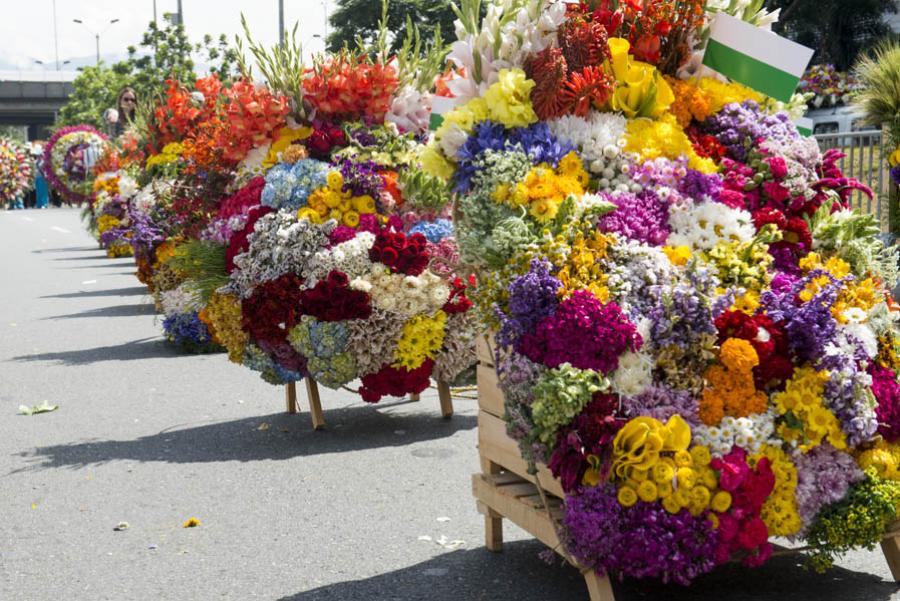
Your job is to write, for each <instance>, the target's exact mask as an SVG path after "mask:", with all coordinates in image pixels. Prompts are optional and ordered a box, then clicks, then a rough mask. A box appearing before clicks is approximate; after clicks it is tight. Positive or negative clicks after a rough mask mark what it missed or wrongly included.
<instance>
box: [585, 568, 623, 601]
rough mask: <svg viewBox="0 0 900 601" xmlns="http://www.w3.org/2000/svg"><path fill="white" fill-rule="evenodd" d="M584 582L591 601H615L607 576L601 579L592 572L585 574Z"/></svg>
mask: <svg viewBox="0 0 900 601" xmlns="http://www.w3.org/2000/svg"><path fill="white" fill-rule="evenodd" d="M584 582H585V583H586V584H587V587H588V594H589V595H590V596H591V601H615V596H614V595H613V589H612V583H611V582H610V581H609V576H603V577H602V578H601V577H600V576H598V575H597V573H596V572H594V571H593V570H592V571H590V572H585V574H584Z"/></svg>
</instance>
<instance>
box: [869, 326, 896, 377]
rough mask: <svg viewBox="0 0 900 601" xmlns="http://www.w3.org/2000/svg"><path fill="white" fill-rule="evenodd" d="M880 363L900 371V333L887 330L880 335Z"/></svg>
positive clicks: (877, 358) (878, 358) (878, 359)
mask: <svg viewBox="0 0 900 601" xmlns="http://www.w3.org/2000/svg"><path fill="white" fill-rule="evenodd" d="M875 360H876V361H877V362H878V365H880V366H881V367H886V368H888V369H892V370H894V371H900V335H897V334H896V333H895V332H887V333H886V334H882V335H881V336H879V337H878V357H876V358H875Z"/></svg>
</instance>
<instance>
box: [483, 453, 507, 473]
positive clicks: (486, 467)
mask: <svg viewBox="0 0 900 601" xmlns="http://www.w3.org/2000/svg"><path fill="white" fill-rule="evenodd" d="M480 460H481V473H482V474H499V473H500V472H502V471H503V468H502V467H500V464H499V463H494V462H493V461H491V460H490V459H488V458H486V457H480Z"/></svg>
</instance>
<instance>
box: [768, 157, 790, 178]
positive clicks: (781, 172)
mask: <svg viewBox="0 0 900 601" xmlns="http://www.w3.org/2000/svg"><path fill="white" fill-rule="evenodd" d="M766 163H768V164H769V170H770V171H771V172H772V177H774V178H775V179H784V177H785V176H786V175H787V172H788V171H787V163H786V162H785V160H784V157H769V158H768V159H766Z"/></svg>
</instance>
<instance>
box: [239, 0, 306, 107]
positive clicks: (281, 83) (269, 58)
mask: <svg viewBox="0 0 900 601" xmlns="http://www.w3.org/2000/svg"><path fill="white" fill-rule="evenodd" d="M298 25H299V24H295V25H294V29H293V30H292V31H291V33H290V36H288V33H287V32H285V34H284V40H283V43H282V44H280V45H276V46H274V47H273V48H270V49H268V50H267V49H266V48H265V47H264V46H263V45H262V44H259V43H257V42H256V41H255V40H254V39H253V36H251V35H250V28H249V27H248V26H247V19H246V18H244V15H243V13H241V26H242V27H243V28H244V37H245V38H247V47H248V48H249V50H250V54H252V55H253V58H255V59H256V64H257V65H259V70H260V71H262V75H263V77H264V78H265V79H266V83H268V84H269V87H270V88H272V90H273V91H275V92H279V93H281V94H284V95H285V96H287V97H288V98H290V99H291V103H292V109H293V110H294V112H295V114H297V115H298V116H302V113H301V111H302V110H303V77H304V74H303V71H304V67H303V47H302V46H301V45H300V44H299V43H298V42H297V27H298ZM235 44H236V45H237V60H238V68H239V69H240V72H241V75H242V76H243V77H244V78H245V79H247V80H251V81H252V80H253V69H252V67H251V66H250V65H249V64H248V63H247V59H246V57H245V56H244V44H243V42H242V41H241V38H240V37H237V36H235Z"/></svg>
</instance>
